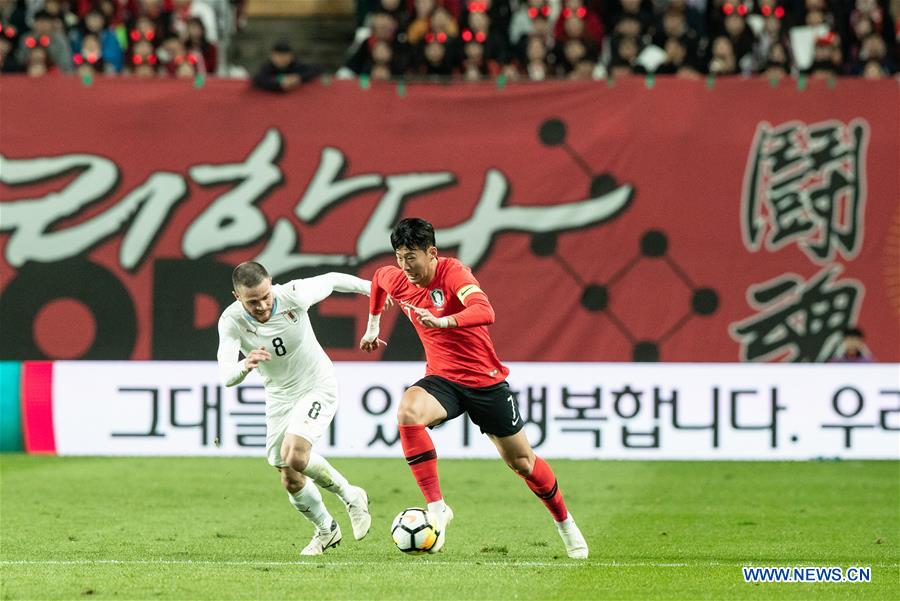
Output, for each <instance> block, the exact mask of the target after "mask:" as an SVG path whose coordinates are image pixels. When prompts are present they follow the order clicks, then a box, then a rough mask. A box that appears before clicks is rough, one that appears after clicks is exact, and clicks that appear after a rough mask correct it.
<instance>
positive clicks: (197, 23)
mask: <svg viewBox="0 0 900 601" xmlns="http://www.w3.org/2000/svg"><path fill="white" fill-rule="evenodd" d="M186 45H187V50H188V52H190V53H191V54H193V55H195V56H198V57H200V58H201V59H203V71H204V72H205V73H210V74H214V73H215V72H216V69H218V59H219V50H218V48H216V45H215V44H213V43H212V42H210V41H209V39H208V38H207V36H206V26H205V25H204V24H203V20H202V19H198V18H197V17H191V18H190V19H188V23H187V44H186Z"/></svg>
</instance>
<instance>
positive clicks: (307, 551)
mask: <svg viewBox="0 0 900 601" xmlns="http://www.w3.org/2000/svg"><path fill="white" fill-rule="evenodd" d="M339 544H341V527H340V526H338V523H337V522H336V521H335V520H332V521H331V529H329V530H328V531H327V532H324V533H319V532H316V533H315V534H313V537H312V540H311V541H309V544H308V545H306V546H305V547H304V548H303V550H302V551H300V555H321V554H322V553H324V552H325V551H326V550H327V549H330V548H331V547H337V546H338V545H339Z"/></svg>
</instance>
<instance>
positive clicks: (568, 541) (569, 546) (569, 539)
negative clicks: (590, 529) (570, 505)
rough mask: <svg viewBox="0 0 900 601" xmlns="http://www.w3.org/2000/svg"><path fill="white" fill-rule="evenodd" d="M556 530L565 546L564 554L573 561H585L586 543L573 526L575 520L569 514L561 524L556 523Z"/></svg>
mask: <svg viewBox="0 0 900 601" xmlns="http://www.w3.org/2000/svg"><path fill="white" fill-rule="evenodd" d="M556 530H557V531H558V532H559V536H560V538H562V540H563V544H564V545H565V546H566V553H567V554H568V556H569V557H571V558H573V559H587V556H588V546H587V541H586V540H584V536H582V534H581V530H579V529H578V525H577V524H575V520H574V519H573V518H572V514H571V513H570V514H569V515H568V516H567V517H566V519H565V520H564V521H562V522H556Z"/></svg>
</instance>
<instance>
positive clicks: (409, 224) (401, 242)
mask: <svg viewBox="0 0 900 601" xmlns="http://www.w3.org/2000/svg"><path fill="white" fill-rule="evenodd" d="M434 245H435V244H434V226H433V225H431V224H430V223H428V222H427V221H425V220H424V219H419V218H418V217H410V218H408V219H404V220H403V221H401V222H400V223H398V224H397V225H396V226H395V227H394V231H393V232H391V246H393V247H394V250H397V249H398V248H400V247H401V246H405V247H406V248H409V249H411V250H415V249H419V250H428V247H429V246H434Z"/></svg>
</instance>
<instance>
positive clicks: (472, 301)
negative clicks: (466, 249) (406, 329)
mask: <svg viewBox="0 0 900 601" xmlns="http://www.w3.org/2000/svg"><path fill="white" fill-rule="evenodd" d="M447 284H448V287H449V288H450V291H451V292H452V293H453V294H455V295H456V298H458V299H459V302H461V303H462V304H463V306H464V307H465V308H464V309H463V310H462V311H459V312H458V313H454V314H453V315H445V316H443V317H436V316H435V315H432V313H431V311H429V310H428V309H422V308H419V307H413V306H412V305H405V306H406V307H407V308H409V310H411V311H412V312H414V313H415V314H416V317H417V319H418V320H419V323H421V324H422V325H424V326H425V327H427V328H474V327H476V326H487V325H491V324H492V323H494V319H495V313H494V308H493V307H492V306H491V301H489V300H488V297H487V294H485V293H484V291H483V290H482V289H481V287H480V286H479V284H478V280H476V279H475V276H474V275H472V272H471V271H470V270H469V268H467V267H463V266H462V265H460V266H459V268H458V269H456V270H455V271H454V272H452V273H450V274H448V277H447Z"/></svg>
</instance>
